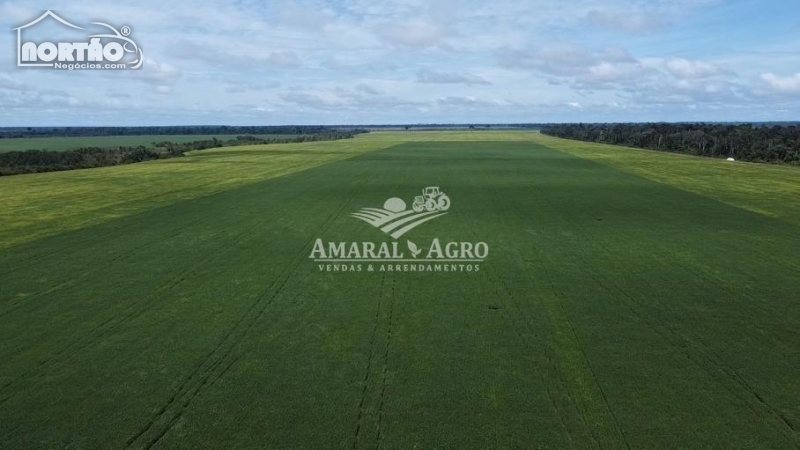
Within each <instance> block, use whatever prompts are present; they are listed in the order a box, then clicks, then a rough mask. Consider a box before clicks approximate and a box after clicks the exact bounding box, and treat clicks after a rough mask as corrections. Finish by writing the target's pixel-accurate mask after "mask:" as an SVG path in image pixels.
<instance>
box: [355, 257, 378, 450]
mask: <svg viewBox="0 0 800 450" xmlns="http://www.w3.org/2000/svg"><path fill="white" fill-rule="evenodd" d="M385 283H386V273H385V272H384V273H383V275H382V276H381V289H380V291H379V292H378V302H377V303H378V304H377V305H376V308H375V325H374V326H373V327H372V335H371V336H370V339H369V356H368V357H367V366H366V369H365V370H364V379H363V380H362V381H361V383H362V384H363V385H364V387H363V388H362V390H361V400H360V401H359V403H358V416H357V417H356V429H355V432H354V433H353V447H352V448H353V450H355V448H356V447H357V446H358V435H359V432H360V431H361V417H362V416H363V415H364V402H365V401H366V399H367V388H368V387H369V381H370V379H369V378H370V373H371V372H372V371H371V369H372V360H373V359H374V356H375V338H376V336H377V335H378V325H379V324H380V322H381V318H380V316H381V306H382V303H383V290H384V287H385Z"/></svg>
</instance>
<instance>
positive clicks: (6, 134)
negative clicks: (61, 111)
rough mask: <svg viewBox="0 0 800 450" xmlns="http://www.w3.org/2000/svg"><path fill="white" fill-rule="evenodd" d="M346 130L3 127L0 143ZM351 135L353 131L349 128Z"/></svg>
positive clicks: (293, 127)
mask: <svg viewBox="0 0 800 450" xmlns="http://www.w3.org/2000/svg"><path fill="white" fill-rule="evenodd" d="M342 130H345V131H347V129H343V128H341V127H339V128H334V127H326V126H319V125H285V126H284V125H279V126H228V125H208V126H206V125H202V126H194V125H192V126H151V127H7V128H0V139H10V138H29V137H80V136H146V135H151V134H164V135H193V134H223V135H226V134H227V135H232V136H236V135H254V134H303V135H305V134H324V133H328V132H336V131H342ZM350 130H352V131H354V130H356V128H350Z"/></svg>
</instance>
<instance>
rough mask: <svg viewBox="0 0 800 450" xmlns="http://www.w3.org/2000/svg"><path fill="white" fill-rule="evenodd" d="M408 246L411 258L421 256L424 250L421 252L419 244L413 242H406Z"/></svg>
mask: <svg viewBox="0 0 800 450" xmlns="http://www.w3.org/2000/svg"><path fill="white" fill-rule="evenodd" d="M406 245H408V249H409V250H410V251H411V256H413V257H414V258H416V257H417V255H419V254H420V252H422V250H420V249H419V247H417V244H415V243H413V242H411V241H406Z"/></svg>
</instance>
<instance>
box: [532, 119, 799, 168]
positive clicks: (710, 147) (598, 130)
mask: <svg viewBox="0 0 800 450" xmlns="http://www.w3.org/2000/svg"><path fill="white" fill-rule="evenodd" d="M541 131H542V133H544V134H548V135H551V136H556V137H562V138H567V139H576V140H581V141H590V142H602V143H606V144H614V145H625V146H630V147H640V148H646V149H651V150H661V151H666V152H676V153H688V154H691V155H698V156H710V157H714V158H727V157H733V158H735V159H737V160H742V161H752V162H770V163H788V164H797V165H800V126H797V125H788V126H777V125H776V126H770V125H764V124H761V125H752V124H747V125H742V124H740V125H722V124H667V123H651V124H563V125H547V126H545V127H542V130H541Z"/></svg>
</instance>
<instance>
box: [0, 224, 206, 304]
mask: <svg viewBox="0 0 800 450" xmlns="http://www.w3.org/2000/svg"><path fill="white" fill-rule="evenodd" d="M213 217H214V215H211V214H209V215H208V216H206V217H205V218H203V219H202V220H200V221H199V222H192V223H189V224H186V225H183V226H181V227H180V228H178V229H177V230H175V232H173V233H172V234H170V235H168V236H166V237H164V238H160V239H154V240H151V241H149V242H147V243H145V244H142V245H139V246H137V247H135V248H132V249H130V250H128V251H125V252H123V253H121V254H119V255H116V256H114V257H112V258H111V259H108V260H105V261H96V262H97V263H103V264H113V263H116V262H118V261H123V260H125V259H127V258H129V257H130V256H132V255H135V254H136V253H139V252H140V251H142V250H145V249H147V248H149V247H151V246H153V245H155V244H158V243H161V242H164V241H165V240H168V239H172V238H174V237H177V236H180V235H181V234H182V233H183V232H184V231H185V230H186V229H187V228H189V227H191V226H194V225H198V224H202V223H204V222H207V221H208V220H210V219H212V218H213ZM92 275H94V273H93V272H92V271H91V270H87V271H86V272H84V273H83V274H82V275H80V276H78V277H74V278H70V279H69V280H67V281H63V282H61V283H58V284H56V285H55V286H50V287H48V288H46V289H44V290H42V291H39V292H36V293H34V294H31V295H29V296H26V297H24V298H22V299H21V300H20V301H19V302H16V303H13V304H11V305H10V306H9V307H8V308H5V309H3V310H2V311H0V318H2V317H4V316H5V315H7V314H10V313H11V312H13V311H14V310H16V309H17V308H20V307H21V306H22V305H24V304H25V303H27V302H29V301H30V300H33V299H36V298H39V297H41V296H43V295H48V294H52V293H53V292H56V291H58V290H60V289H62V288H65V287H68V286H72V285H75V284H77V283H79V282H80V281H83V280H85V279H87V278H89V277H90V276H92Z"/></svg>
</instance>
